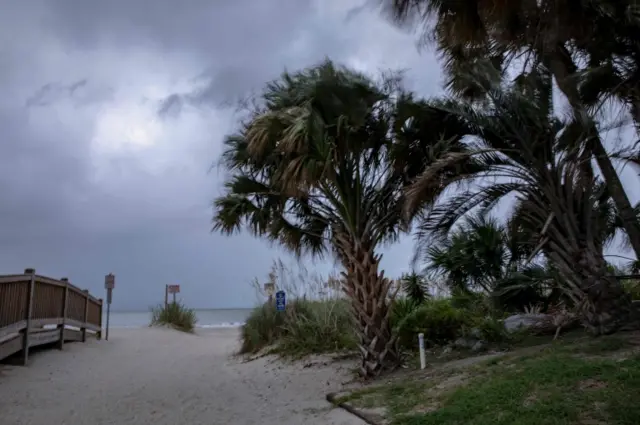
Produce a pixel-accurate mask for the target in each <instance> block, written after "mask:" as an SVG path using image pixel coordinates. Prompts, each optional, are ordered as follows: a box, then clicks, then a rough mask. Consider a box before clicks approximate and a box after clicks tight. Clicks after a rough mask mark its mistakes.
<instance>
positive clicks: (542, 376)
mask: <svg viewBox="0 0 640 425" xmlns="http://www.w3.org/2000/svg"><path fill="white" fill-rule="evenodd" d="M618 340H619V339H617V338H606V339H604V338H603V339H601V340H595V341H593V344H594V345H591V349H592V350H594V351H593V352H596V353H599V354H605V353H611V352H614V351H617V350H618V349H624V348H626V347H627V346H628V345H627V344H626V343H623V344H621V343H619V342H614V341H618ZM603 341H607V342H606V343H604V342H603ZM585 347H586V348H587V350H589V348H588V347H589V344H587V345H585ZM596 347H597V348H596ZM616 347H618V348H616ZM567 348H568V347H566V346H563V345H562V344H558V345H557V346H553V347H548V348H546V349H543V350H540V351H538V352H536V353H535V354H532V355H529V356H526V357H522V358H513V359H492V360H491V361H489V362H485V363H484V364H483V365H482V367H479V366H477V367H474V368H470V369H468V370H467V371H466V373H465V374H463V375H460V374H459V375H451V374H449V376H447V377H443V376H435V375H432V376H430V377H428V378H423V379H419V380H412V381H405V382H400V383H394V384H389V385H385V386H379V387H375V388H369V389H365V390H363V391H361V392H355V393H353V394H351V395H349V396H347V397H345V398H344V401H347V402H349V403H351V404H353V405H355V406H360V407H369V408H370V407H376V406H380V407H384V408H385V409H386V412H387V414H388V419H390V423H391V424H392V425H431V424H433V425H436V424H437V425H454V424H455V425H462V424H469V425H512V424H518V425H534V424H535V425H539V424H545V425H546V424H549V425H579V424H608V425H613V424H616V425H634V424H637V423H638V418H640V404H638V403H637V401H636V398H637V396H636V394H637V393H638V392H639V391H640V357H639V356H634V357H631V358H627V359H625V360H619V361H616V360H614V359H607V358H585V357H580V356H576V355H575V354H572V353H571V352H570V351H572V350H567Z"/></svg>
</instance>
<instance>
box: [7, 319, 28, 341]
mask: <svg viewBox="0 0 640 425" xmlns="http://www.w3.org/2000/svg"><path fill="white" fill-rule="evenodd" d="M26 327H27V321H26V320H21V321H19V322H16V323H14V324H13V325H9V326H5V327H4V328H0V338H2V337H3V336H4V335H11V334H14V333H17V332H20V331H21V330H23V329H24V328H26Z"/></svg>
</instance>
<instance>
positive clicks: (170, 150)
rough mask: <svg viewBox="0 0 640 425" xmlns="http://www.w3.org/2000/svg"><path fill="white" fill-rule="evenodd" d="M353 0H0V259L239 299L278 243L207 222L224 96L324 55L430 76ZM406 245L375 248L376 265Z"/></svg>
mask: <svg viewBox="0 0 640 425" xmlns="http://www.w3.org/2000/svg"><path fill="white" fill-rule="evenodd" d="M361 6H362V1H361V0H354V1H352V2H349V1H347V2H344V1H338V0H332V1H320V0H302V1H301V0H273V1H270V2H257V1H249V0H238V1H234V2H220V1H213V0H208V1H205V0H193V1H190V2H188V6H187V5H184V4H182V3H180V2H175V1H172V0H148V1H145V0H127V1H124V0H113V1H109V2H79V1H72V0H60V1H56V2H50V1H46V0H29V1H23V2H12V1H8V0H0V9H1V10H2V11H3V13H2V14H0V39H2V40H3V41H4V43H3V44H2V45H3V50H2V53H3V54H2V55H0V90H2V93H3V96H2V97H1V98H0V128H2V143H1V144H0V199H2V203H1V204H0V272H2V273H13V272H16V271H20V270H22V269H23V268H24V267H35V268H36V269H38V271H39V272H41V273H43V274H47V275H52V276H58V277H61V276H69V277H70V278H71V280H72V281H73V282H75V283H77V284H78V285H80V286H82V287H86V288H89V289H91V290H92V291H93V292H96V293H98V294H99V293H100V292H101V291H102V289H101V287H102V284H101V282H102V278H103V275H104V274H106V273H108V272H110V271H112V272H114V273H115V274H116V276H117V279H118V286H117V293H116V295H115V300H116V302H117V303H116V305H115V307H117V308H146V307H147V306H148V305H149V304H151V303H154V302H156V301H159V300H160V299H161V297H162V287H163V285H164V284H166V283H172V282H177V283H182V284H183V294H182V295H183V297H184V298H185V300H186V301H187V302H188V303H190V304H192V305H196V306H200V307H206V306H211V307H216V306H240V305H250V304H252V302H253V301H254V296H253V292H252V290H251V289H250V287H249V284H248V282H249V281H250V280H251V279H252V278H253V277H255V276H258V277H260V278H265V277H266V273H267V271H268V267H269V265H270V264H271V261H272V259H273V258H274V257H276V256H278V255H285V254H284V253H283V252H282V251H281V250H279V249H277V248H273V247H269V246H267V245H266V244H265V243H264V242H263V241H260V240H256V239H254V238H252V237H251V236H249V235H247V234H242V235H240V236H236V237H232V238H227V237H223V236H220V235H211V234H210V233H209V230H210V218H211V209H210V203H211V200H212V199H213V198H214V197H215V196H216V195H217V194H218V193H220V184H221V181H222V174H220V173H218V172H215V171H214V172H209V169H210V165H211V164H212V163H213V162H214V161H215V160H216V159H217V156H218V155H219V153H220V149H221V140H222V138H223V136H224V134H226V133H228V132H230V131H232V130H233V129H234V126H235V120H236V119H237V117H236V116H235V114H234V110H233V108H230V107H229V105H230V104H233V103H234V102H235V101H236V100H237V99H240V98H242V97H243V96H245V95H246V94H247V93H251V92H252V91H254V90H257V89H259V88H260V87H261V86H262V84H263V83H264V82H266V81H268V80H271V79H273V78H275V77H277V76H278V74H279V73H280V72H282V71H283V70H284V69H285V67H286V68H287V69H290V70H295V69H297V68H300V67H303V66H307V65H310V64H313V63H317V62H319V61H320V60H322V59H323V58H325V57H327V56H328V57H331V58H332V59H334V60H336V61H339V62H342V63H344V64H347V65H350V66H353V67H357V68H359V69H361V70H370V71H372V72H375V71H377V70H378V69H383V68H409V69H410V70H411V71H410V72H409V73H408V80H409V84H410V85H411V86H412V87H414V88H415V89H416V90H418V91H420V92H422V93H424V94H433V93H436V92H437V91H438V90H439V88H438V87H439V67H438V66H437V64H436V63H435V62H434V60H433V56H432V55H430V54H428V53H426V54H422V55H419V54H418V52H417V50H416V48H415V42H414V37H413V36H411V35H409V34H404V33H402V32H400V31H398V30H396V29H394V28H392V27H391V26H390V25H389V24H387V23H386V22H384V20H383V19H382V18H380V17H379V16H378V12H377V11H376V10H373V9H371V8H362V7H361ZM411 247H412V244H411V241H405V242H404V243H402V244H399V245H395V246H393V247H391V248H390V249H388V250H387V255H386V259H385V265H386V267H387V272H388V274H390V275H396V274H399V273H400V272H401V271H403V270H406V269H407V267H408V262H409V260H410V258H411ZM316 267H318V268H320V269H323V268H324V269H327V268H328V267H329V265H327V264H325V263H321V264H317V265H316Z"/></svg>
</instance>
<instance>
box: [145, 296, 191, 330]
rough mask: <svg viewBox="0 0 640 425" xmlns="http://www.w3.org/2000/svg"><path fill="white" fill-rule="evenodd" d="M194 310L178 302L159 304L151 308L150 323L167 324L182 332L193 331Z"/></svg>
mask: <svg viewBox="0 0 640 425" xmlns="http://www.w3.org/2000/svg"><path fill="white" fill-rule="evenodd" d="M197 321H198V318H197V317H196V312H195V310H193V309H192V308H188V307H186V306H185V305H184V304H182V303H180V302H172V303H170V304H168V305H166V306H165V305H164V304H160V305H158V306H156V307H152V308H151V325H152V326H154V325H168V326H171V327H173V328H175V329H178V330H180V331H184V332H193V330H194V328H195V327H196V322H197Z"/></svg>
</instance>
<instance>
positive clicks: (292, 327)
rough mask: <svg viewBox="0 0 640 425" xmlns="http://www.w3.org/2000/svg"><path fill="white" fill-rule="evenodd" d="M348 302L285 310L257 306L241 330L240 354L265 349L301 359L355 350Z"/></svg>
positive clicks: (302, 301)
mask: <svg viewBox="0 0 640 425" xmlns="http://www.w3.org/2000/svg"><path fill="white" fill-rule="evenodd" d="M351 320H352V319H351V314H350V312H349V305H348V302H347V301H346V300H340V299H331V300H309V299H306V298H299V299H296V300H293V301H291V302H290V303H289V304H288V305H287V307H286V310H285V311H282V312H280V311H276V307H275V305H274V304H269V303H265V304H263V305H262V306H259V307H256V308H255V309H254V310H253V312H252V313H251V315H250V316H249V318H248V319H247V321H246V323H245V325H244V326H243V327H242V335H241V341H242V346H241V348H240V353H241V354H247V353H256V352H258V351H260V350H261V349H263V348H265V347H272V348H273V351H275V352H277V353H279V354H282V355H284V356H292V357H300V356H304V355H308V354H317V353H328V352H336V351H342V350H350V349H355V348H356V345H355V339H354V338H355V334H354V332H353V327H352V325H351Z"/></svg>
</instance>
